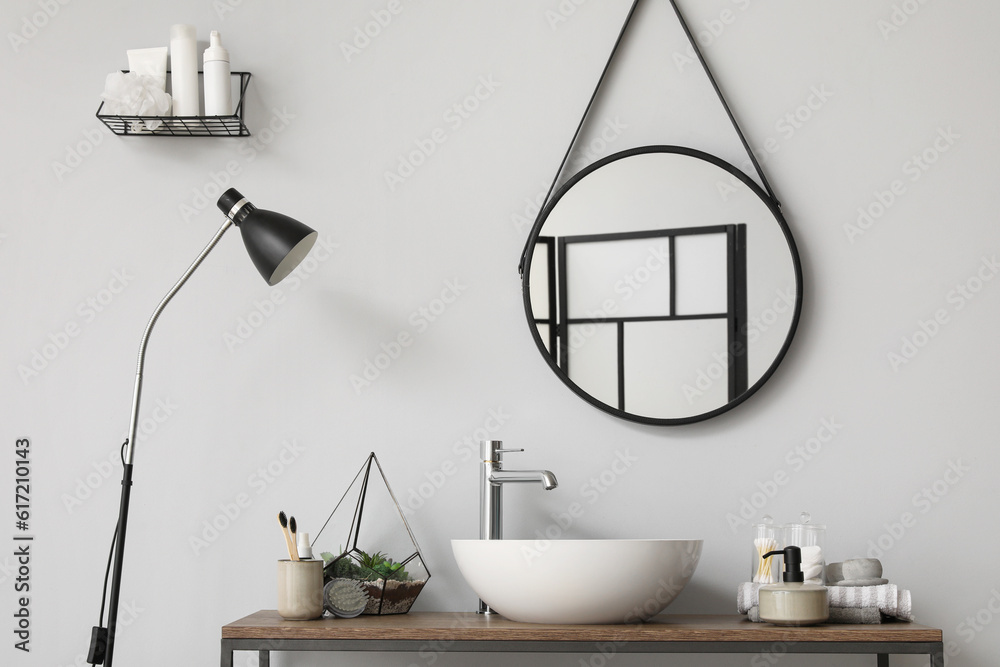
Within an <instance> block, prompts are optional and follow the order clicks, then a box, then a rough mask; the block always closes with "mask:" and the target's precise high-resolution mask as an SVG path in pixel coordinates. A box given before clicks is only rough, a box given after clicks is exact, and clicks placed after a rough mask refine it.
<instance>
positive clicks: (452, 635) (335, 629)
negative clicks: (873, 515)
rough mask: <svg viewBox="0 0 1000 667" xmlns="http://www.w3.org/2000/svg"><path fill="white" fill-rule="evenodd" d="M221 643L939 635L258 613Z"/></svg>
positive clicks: (473, 616)
mask: <svg viewBox="0 0 1000 667" xmlns="http://www.w3.org/2000/svg"><path fill="white" fill-rule="evenodd" d="M222 638H223V639H350V640H366V639H372V640H382V641H385V640H386V639H396V640H414V641H430V640H452V641H545V642H551V641H579V642H607V641H616V642H632V641H645V642H701V641H711V642H745V641H782V642H940V641H942V635H941V630H939V629H936V628H931V627H927V626H925V625H918V624H916V623H902V622H890V623H882V624H873V625H845V624H828V625H814V626H811V627H803V628H796V627H779V626H776V625H770V624H768V623H751V622H750V621H748V620H747V619H746V617H745V616H737V615H735V614H733V615H725V616H708V615H680V614H662V615H660V616H656V617H654V618H653V619H651V620H649V621H647V622H646V623H641V624H634V625H544V624H535V623H517V622H514V621H508V620H507V619H505V618H503V617H500V616H486V615H483V614H477V613H475V612H426V611H425V612H410V613H408V614H396V615H392V616H358V617H357V618H321V619H317V620H315V621H286V620H284V619H282V618H281V617H280V616H278V612H277V611H275V610H273V609H271V610H262V611H258V612H256V613H254V614H250V615H249V616H246V617H244V618H241V619H239V620H238V621H234V622H232V623H230V624H229V625H224V626H222Z"/></svg>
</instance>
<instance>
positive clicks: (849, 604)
mask: <svg viewBox="0 0 1000 667" xmlns="http://www.w3.org/2000/svg"><path fill="white" fill-rule="evenodd" d="M760 587H761V584H757V583H753V582H750V581H746V582H743V583H741V584H740V585H739V586H738V587H737V589H736V609H737V610H738V611H739V613H741V614H745V613H747V612H748V611H750V609H751V608H752V607H756V606H757V593H758V591H759V590H760ZM826 590H827V592H828V593H829V598H830V607H834V608H842V609H865V608H869V607H874V608H876V609H878V610H879V612H881V613H882V614H885V615H886V616H891V617H893V618H898V619H900V620H903V621H912V620H913V601H912V598H911V595H910V591H908V590H906V589H903V588H899V587H898V586H897V585H896V584H881V585H879V586H828V587H827V589H826Z"/></svg>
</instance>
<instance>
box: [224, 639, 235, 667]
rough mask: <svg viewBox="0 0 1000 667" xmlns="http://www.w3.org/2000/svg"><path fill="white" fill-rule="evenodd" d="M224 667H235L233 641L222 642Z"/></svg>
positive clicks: (225, 640)
mask: <svg viewBox="0 0 1000 667" xmlns="http://www.w3.org/2000/svg"><path fill="white" fill-rule="evenodd" d="M222 667H233V640H231V639H223V640H222Z"/></svg>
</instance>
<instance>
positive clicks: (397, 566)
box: [321, 549, 429, 615]
mask: <svg viewBox="0 0 1000 667" xmlns="http://www.w3.org/2000/svg"><path fill="white" fill-rule="evenodd" d="M321 555H322V557H323V582H324V584H325V583H328V582H330V581H333V580H335V579H351V580H354V581H357V582H358V583H360V584H361V587H362V588H363V589H364V590H365V592H366V593H367V594H368V604H367V606H366V607H365V610H364V612H362V613H364V614H378V615H381V614H405V613H406V612H408V611H409V610H410V607H411V606H413V602H414V601H415V600H416V599H417V596H418V595H419V594H420V591H421V590H422V589H423V587H424V584H426V583H427V577H428V576H429V575H427V574H426V570H425V569H424V568H423V565H422V564H421V563H420V556H419V554H413V556H412V557H411V558H410V559H409V560H407V561H406V562H405V563H397V562H395V561H393V560H392V559H391V558H388V557H387V556H386V555H385V554H383V553H382V552H380V551H377V552H375V553H374V554H369V553H367V552H365V551H363V550H361V549H352V550H350V551H345V552H343V553H341V554H340V555H339V556H337V555H334V554H333V553H331V552H329V551H326V552H323V553H322V554H321ZM407 566H409V567H410V568H412V569H414V570H415V571H416V572H417V573H419V574H418V576H417V577H414V576H413V575H412V574H411V573H410V572H408V571H407ZM421 575H422V576H421Z"/></svg>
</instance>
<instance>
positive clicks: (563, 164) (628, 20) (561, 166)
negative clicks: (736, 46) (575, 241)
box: [517, 0, 781, 275]
mask: <svg viewBox="0 0 1000 667" xmlns="http://www.w3.org/2000/svg"><path fill="white" fill-rule="evenodd" d="M639 2H640V0H634V1H633V2H632V6H631V7H630V8H629V10H628V15H627V16H626V17H625V22H624V23H623V24H622V28H621V30H620V31H619V32H618V37H617V38H616V39H615V43H614V46H612V47H611V55H609V56H608V60H607V62H606V63H605V64H604V69H603V70H602V71H601V76H600V78H599V79H598V80H597V85H596V86H595V87H594V92H593V93H592V94H591V96H590V100H589V101H588V102H587V107H586V109H584V111H583V117H582V118H580V123H579V124H578V125H577V126H576V132H574V133H573V138H572V139H571V140H570V142H569V147H567V148H566V154H565V155H563V159H562V161H561V162H560V163H559V169H557V170H556V175H555V178H553V179H552V184H551V185H550V186H549V190H548V192H546V193H545V199H544V200H543V202H542V205H541V206H539V208H538V215H536V216H535V222H534V225H533V228H534V227H537V226H538V221H539V220H541V218H542V215H544V213H545V210H546V207H547V206H548V205H549V202H550V201H551V199H552V193H553V192H554V191H555V189H556V184H558V183H559V177H560V176H562V173H563V170H564V169H565V168H566V163H567V162H568V161H569V156H570V154H571V153H572V152H573V146H575V145H576V142H577V139H579V137H580V133H581V132H582V131H583V126H584V125H586V123H587V118H588V117H589V116H590V110H591V108H592V107H593V106H594V102H595V101H596V100H597V94H598V93H599V92H600V90H601V85H602V84H603V83H604V79H605V77H607V75H608V71H609V70H610V69H611V61H613V60H614V58H615V54H616V53H618V47H619V46H621V43H622V39H623V38H624V37H625V31H626V30H628V26H629V23H631V21H632V16H633V15H634V14H635V10H636V8H637V7H638V6H639ZM670 5H671V7H673V8H674V13H675V14H677V20H678V21H679V22H680V24H681V27H682V28H683V29H684V34H685V35H686V36H687V38H688V42H689V43H690V44H691V48H692V49H694V52H695V55H696V56H697V57H698V62H699V63H700V64H701V67H702V69H703V70H704V71H705V75H706V76H707V77H708V80H709V82H710V83H711V84H712V88H713V89H714V90H715V94H716V95H717V96H718V98H719V102H720V103H721V104H722V108H723V109H725V111H726V115H727V116H728V117H729V121H730V122H731V123H732V124H733V129H735V130H736V134H737V135H738V136H739V138H740V141H741V142H742V143H743V148H744V149H745V150H746V152H747V155H749V156H750V162H751V163H752V164H753V167H754V169H755V170H756V172H757V176H759V177H760V182H761V184H762V185H763V186H764V189H765V190H766V191H767V194H768V196H769V197H770V198H771V200H772V201H773V202H774V204H775V206H778V207H780V206H781V204H780V203H779V202H778V200H777V198H776V197H775V196H774V192H773V191H772V190H771V186H770V184H769V183H768V182H767V177H766V176H764V170H763V169H762V168H761V166H760V163H759V162H758V161H757V157H756V156H755V155H754V154H753V150H751V148H750V144H749V142H747V139H746V136H744V134H743V130H741V129H740V125H739V123H738V122H737V121H736V116H734V115H733V112H732V109H730V107H729V104H727V103H726V98H725V97H724V96H723V94H722V89H721V88H720V87H719V84H718V83H717V82H716V80H715V77H714V76H712V70H711V69H710V68H709V67H708V62H707V61H706V60H705V56H704V55H702V53H701V49H699V48H698V41H697V40H696V39H695V37H694V34H692V32H691V29H690V28H688V25H687V22H686V21H685V20H684V16H683V14H681V10H680V8H679V7H678V6H677V2H676V1H675V0H670ZM530 245H531V239H530V236H529V239H528V241H527V242H526V243H525V246H524V252H522V253H521V262H520V264H518V267H517V270H518V272H519V273H521V274H522V275H523V274H524V262H525V260H526V259H527V257H528V250H529V248H530Z"/></svg>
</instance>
